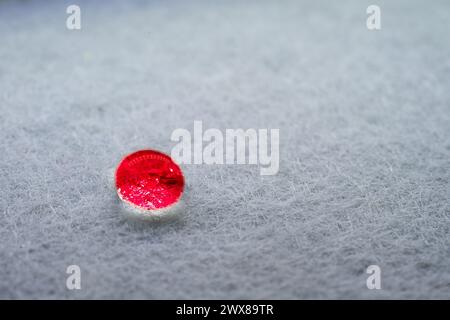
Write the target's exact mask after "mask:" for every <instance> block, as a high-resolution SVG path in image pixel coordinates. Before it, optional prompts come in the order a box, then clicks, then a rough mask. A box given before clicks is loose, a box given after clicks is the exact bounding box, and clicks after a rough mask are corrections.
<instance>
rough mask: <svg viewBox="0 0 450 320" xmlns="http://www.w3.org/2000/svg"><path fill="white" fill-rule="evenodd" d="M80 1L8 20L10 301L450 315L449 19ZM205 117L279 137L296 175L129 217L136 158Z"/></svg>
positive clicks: (3, 243) (2, 211)
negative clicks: (373, 19) (391, 309)
mask: <svg viewBox="0 0 450 320" xmlns="http://www.w3.org/2000/svg"><path fill="white" fill-rule="evenodd" d="M69 4H72V2H64V1H11V0H9V1H1V2H0V128H1V131H0V132H1V133H0V138H1V139H0V155H1V157H0V188H1V197H0V298H41V299H47V298H57V299H77V298H148V299H152V298H163V299H177V298H191V299H197V298H206V299H216V298H224V299H227V298H230V299H231V298H238V299H241V298H242V299H253V298H255V299H256V298H258V299H259V298H275V299H282V298H287V299H297V298H308V299H309V298H319V299H328V298H338V299H344V298H368V299H379V298H407V299H410V298H425V299H428V298H439V299H449V298H450V252H449V251H450V250H449V242H450V241H449V231H450V230H449V226H450V224H449V222H450V219H449V218H450V43H449V41H448V31H449V21H450V10H449V9H450V4H449V2H448V1H444V0H442V1H439V0H436V1H433V3H432V4H431V3H430V2H429V1H425V0H423V1H406V0H405V1H399V0H395V1H377V3H376V4H378V5H379V6H380V7H381V19H382V20H381V21H382V29H381V30H379V31H369V30H368V29H367V28H366V18H367V14H366V8H367V7H368V6H369V5H370V4H373V1H347V0H346V1H275V0H274V1H208V2H207V1H204V2H193V1H164V2H163V1H153V2H144V1H126V2H125V1H89V2H88V1H77V4H78V5H80V7H81V21H82V29H81V30H79V31H70V30H68V29H66V18H67V14H66V7H67V6H68V5H69ZM194 120H201V121H203V125H204V127H205V128H218V129H221V130H225V129H226V128H232V129H235V128H244V129H247V128H256V129H258V128H280V171H279V173H278V174H277V175H275V176H264V177H262V176H260V175H259V168H258V166H254V165H210V166H208V165H184V166H183V167H182V168H183V170H184V174H185V177H186V183H187V186H186V188H187V189H186V194H185V195H186V197H185V205H186V208H185V211H184V213H183V215H182V216H181V217H180V218H179V219H175V220H172V221H166V222H161V223H150V224H146V223H144V224H139V223H132V222H130V221H128V220H127V219H125V218H124V217H123V216H122V215H121V214H120V209H119V207H120V206H119V200H118V199H117V196H116V194H115V190H114V187H113V183H112V181H111V172H113V170H114V168H115V166H116V165H117V164H118V162H119V160H120V159H121V158H122V157H123V156H124V155H126V154H128V153H130V152H133V151H135V150H138V149H142V148H152V149H157V150H161V151H163V152H166V153H170V150H171V148H172V147H173V146H174V143H173V142H171V141H170V135H171V133H172V131H173V130H175V129H177V128H186V129H189V130H192V127H193V121H194ZM72 264H76V265H79V266H80V268H81V272H82V277H81V287H82V288H81V290H73V291H70V290H67V288H66V278H67V276H68V275H67V274H66V268H67V266H69V265H72ZM372 264H376V265H379V266H380V268H381V271H382V274H381V282H382V289H381V290H369V289H367V287H366V279H367V277H368V274H366V273H365V271H366V268H367V267H368V266H369V265H372Z"/></svg>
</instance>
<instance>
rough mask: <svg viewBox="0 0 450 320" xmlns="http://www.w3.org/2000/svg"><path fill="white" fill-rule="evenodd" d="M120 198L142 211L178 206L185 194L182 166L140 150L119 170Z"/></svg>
mask: <svg viewBox="0 0 450 320" xmlns="http://www.w3.org/2000/svg"><path fill="white" fill-rule="evenodd" d="M116 188H117V194H118V195H119V197H120V198H121V199H122V200H123V201H125V202H126V203H128V204H131V205H133V206H135V207H138V208H139V209H144V210H157V209H162V208H166V207H169V206H171V205H173V204H175V203H176V202H177V201H178V200H179V199H180V198H181V195H182V193H183V189H184V177H183V173H182V172H181V169H180V167H179V166H178V165H177V164H176V163H175V162H174V161H173V160H172V158H170V157H169V156H168V155H165V154H164V153H161V152H158V151H154V150H141V151H137V152H134V153H132V154H129V155H128V156H126V157H125V158H124V159H123V160H122V161H121V162H120V164H119V166H118V167H117V170H116Z"/></svg>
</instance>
